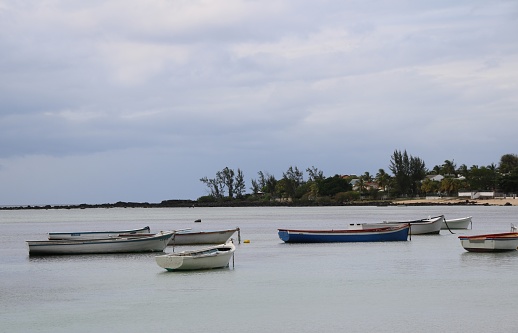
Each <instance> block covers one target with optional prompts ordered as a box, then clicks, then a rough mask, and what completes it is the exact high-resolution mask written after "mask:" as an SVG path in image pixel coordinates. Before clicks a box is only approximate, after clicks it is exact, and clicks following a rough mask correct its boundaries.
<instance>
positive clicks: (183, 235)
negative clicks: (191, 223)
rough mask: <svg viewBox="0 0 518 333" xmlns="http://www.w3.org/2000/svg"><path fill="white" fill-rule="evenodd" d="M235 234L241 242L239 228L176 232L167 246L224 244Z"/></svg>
mask: <svg viewBox="0 0 518 333" xmlns="http://www.w3.org/2000/svg"><path fill="white" fill-rule="evenodd" d="M235 232H237V233H238V237H237V238H238V240H239V242H241V230H240V229H239V228H237V227H236V228H233V229H221V230H191V229H185V230H178V231H176V232H175V234H174V236H173V238H171V240H170V241H169V245H198V244H224V243H226V242H227V241H228V240H229V239H230V237H232V235H233V234H234V233H235Z"/></svg>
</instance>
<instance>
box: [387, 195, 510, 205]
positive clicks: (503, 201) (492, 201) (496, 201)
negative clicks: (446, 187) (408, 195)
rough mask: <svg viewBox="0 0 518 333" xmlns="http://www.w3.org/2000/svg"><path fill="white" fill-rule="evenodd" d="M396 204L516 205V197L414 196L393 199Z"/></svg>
mask: <svg viewBox="0 0 518 333" xmlns="http://www.w3.org/2000/svg"><path fill="white" fill-rule="evenodd" d="M394 203H396V204H401V205H411V204H427V205H434V204H437V205H461V204H466V203H468V204H470V205H484V206H518V199H517V198H513V197H506V198H487V199H486V198H483V199H482V198H479V199H468V198H458V197H456V198H452V197H444V198H437V199H436V198H433V199H430V198H416V199H408V200H397V201H394Z"/></svg>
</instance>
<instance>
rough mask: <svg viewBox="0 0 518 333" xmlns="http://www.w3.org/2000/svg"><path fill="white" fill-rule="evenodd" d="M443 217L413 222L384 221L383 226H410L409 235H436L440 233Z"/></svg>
mask: <svg viewBox="0 0 518 333" xmlns="http://www.w3.org/2000/svg"><path fill="white" fill-rule="evenodd" d="M443 221H444V215H440V216H436V217H431V218H428V219H422V220H413V221H385V222H383V223H384V224H399V223H409V224H410V235H437V234H439V233H440V232H441V226H442V223H443Z"/></svg>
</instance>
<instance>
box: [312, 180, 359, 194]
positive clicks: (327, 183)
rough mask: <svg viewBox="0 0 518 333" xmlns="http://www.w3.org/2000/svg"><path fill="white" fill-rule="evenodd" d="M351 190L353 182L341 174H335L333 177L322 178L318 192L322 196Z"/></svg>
mask: <svg viewBox="0 0 518 333" xmlns="http://www.w3.org/2000/svg"><path fill="white" fill-rule="evenodd" d="M350 190H352V186H351V184H350V183H349V182H348V181H347V180H346V179H343V178H342V177H340V176H339V175H334V176H333V177H328V178H326V179H324V180H322V181H321V182H320V183H319V186H318V192H319V193H320V195H322V196H334V195H336V194H337V193H340V192H348V191H350Z"/></svg>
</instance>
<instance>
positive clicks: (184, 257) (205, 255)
mask: <svg viewBox="0 0 518 333" xmlns="http://www.w3.org/2000/svg"><path fill="white" fill-rule="evenodd" d="M235 250H236V247H235V246H234V244H233V243H232V241H230V242H227V243H226V244H221V245H216V246H211V247H207V248H203V249H200V250H194V251H182V252H177V253H169V254H165V255H161V256H156V257H155V260H156V263H157V264H158V266H160V267H162V268H164V269H166V270H168V271H185V270H199V269H213V268H223V267H227V266H228V265H229V261H230V258H231V257H232V255H233V254H234V251H235Z"/></svg>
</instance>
